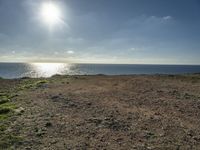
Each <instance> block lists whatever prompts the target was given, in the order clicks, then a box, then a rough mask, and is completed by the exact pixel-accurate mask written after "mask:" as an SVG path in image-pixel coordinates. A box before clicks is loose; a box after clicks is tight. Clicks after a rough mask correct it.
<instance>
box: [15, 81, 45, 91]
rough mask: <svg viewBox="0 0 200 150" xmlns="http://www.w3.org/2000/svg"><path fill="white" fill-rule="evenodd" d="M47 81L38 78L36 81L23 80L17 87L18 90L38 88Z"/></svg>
mask: <svg viewBox="0 0 200 150" xmlns="http://www.w3.org/2000/svg"><path fill="white" fill-rule="evenodd" d="M46 83H48V81H47V80H39V81H36V82H33V81H30V80H28V81H25V82H24V83H23V84H22V86H21V87H20V88H19V90H24V89H34V88H38V87H41V86H42V85H44V84H46Z"/></svg>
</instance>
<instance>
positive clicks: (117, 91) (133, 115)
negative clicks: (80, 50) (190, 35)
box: [0, 75, 200, 150]
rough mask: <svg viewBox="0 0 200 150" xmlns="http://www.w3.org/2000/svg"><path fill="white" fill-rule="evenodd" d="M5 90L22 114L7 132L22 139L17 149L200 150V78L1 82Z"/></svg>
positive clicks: (62, 78)
mask: <svg viewBox="0 0 200 150" xmlns="http://www.w3.org/2000/svg"><path fill="white" fill-rule="evenodd" d="M44 80H45V81H44ZM39 82H41V84H40V83H39ZM37 83H39V84H37ZM0 90H1V92H15V94H16V95H15V96H14V97H13V98H11V101H12V103H15V104H16V106H17V107H18V108H20V109H22V110H23V113H22V114H20V115H16V116H15V115H14V116H13V117H11V118H9V119H8V120H9V122H10V124H9V127H8V128H7V129H6V130H5V131H4V133H5V134H7V133H12V134H14V135H17V136H20V137H22V138H21V142H18V143H14V144H13V146H11V148H13V149H19V150H23V149H26V150H29V149H30V150H45V149H46V150H68V149H69V150H70V149H77V150H86V149H99V150H102V149H105V150H106V149H113V150H116V149H117V150H129V149H137V150H146V149H155V150H157V149H161V150H162V149H166V150H179V149H180V150H189V149H194V150H197V149H200V75H185V76H184V75H182V76H174V75H162V76H161V75H154V76H153V75H152V76H150V75H149V76H145V75H135V76H102V75H99V76H54V77H52V78H48V79H20V80H0Z"/></svg>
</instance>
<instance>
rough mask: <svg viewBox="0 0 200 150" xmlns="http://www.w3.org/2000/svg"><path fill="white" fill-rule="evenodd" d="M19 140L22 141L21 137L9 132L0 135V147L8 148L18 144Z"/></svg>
mask: <svg viewBox="0 0 200 150" xmlns="http://www.w3.org/2000/svg"><path fill="white" fill-rule="evenodd" d="M20 141H22V137H19V136H14V135H11V134H8V135H3V136H1V137H0V149H9V148H11V147H14V146H16V145H17V144H20Z"/></svg>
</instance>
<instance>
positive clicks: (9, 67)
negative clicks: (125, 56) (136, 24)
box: [0, 63, 200, 79]
mask: <svg viewBox="0 0 200 150" xmlns="http://www.w3.org/2000/svg"><path fill="white" fill-rule="evenodd" d="M188 73H200V65H136V64H67V63H0V77H2V78H7V79H12V78H21V77H32V78H38V77H51V76H53V75H55V74H60V75H95V74H105V75H131V74H188Z"/></svg>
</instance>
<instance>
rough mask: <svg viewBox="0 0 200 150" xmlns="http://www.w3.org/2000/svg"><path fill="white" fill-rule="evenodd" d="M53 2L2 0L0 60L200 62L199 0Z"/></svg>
mask: <svg viewBox="0 0 200 150" xmlns="http://www.w3.org/2000/svg"><path fill="white" fill-rule="evenodd" d="M49 1H50V0H0V62H68V63H117V64H122V63H123V64H200V0H51V3H52V4H53V5H54V6H56V8H57V9H58V10H59V13H60V14H59V18H58V19H57V22H54V23H53V24H51V23H50V22H48V21H47V20H46V19H48V18H44V16H42V6H43V5H45V3H49ZM53 13H54V12H51V15H54V14H53Z"/></svg>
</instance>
